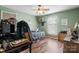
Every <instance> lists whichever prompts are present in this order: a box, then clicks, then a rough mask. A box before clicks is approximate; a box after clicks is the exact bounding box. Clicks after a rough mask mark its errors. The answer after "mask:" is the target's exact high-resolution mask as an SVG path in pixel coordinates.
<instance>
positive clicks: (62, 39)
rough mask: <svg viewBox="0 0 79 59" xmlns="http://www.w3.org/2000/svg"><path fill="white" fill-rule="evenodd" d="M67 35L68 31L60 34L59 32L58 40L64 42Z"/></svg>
mask: <svg viewBox="0 0 79 59" xmlns="http://www.w3.org/2000/svg"><path fill="white" fill-rule="evenodd" d="M65 36H66V31H62V32H59V34H58V41H61V42H63V41H64V38H65Z"/></svg>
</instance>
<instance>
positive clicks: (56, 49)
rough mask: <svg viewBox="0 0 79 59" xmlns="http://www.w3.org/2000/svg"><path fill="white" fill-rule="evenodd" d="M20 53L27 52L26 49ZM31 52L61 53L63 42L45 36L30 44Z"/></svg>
mask: <svg viewBox="0 0 79 59" xmlns="http://www.w3.org/2000/svg"><path fill="white" fill-rule="evenodd" d="M21 53H28V49H26V50H24V51H22V52H21ZM32 53H63V43H61V42H59V41H57V40H54V39H51V38H45V39H43V40H41V41H38V42H36V43H33V44H32Z"/></svg>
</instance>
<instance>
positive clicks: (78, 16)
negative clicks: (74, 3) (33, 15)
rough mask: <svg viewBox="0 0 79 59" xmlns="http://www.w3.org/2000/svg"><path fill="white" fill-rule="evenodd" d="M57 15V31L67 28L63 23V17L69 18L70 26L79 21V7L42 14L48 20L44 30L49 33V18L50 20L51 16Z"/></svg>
mask: <svg viewBox="0 0 79 59" xmlns="http://www.w3.org/2000/svg"><path fill="white" fill-rule="evenodd" d="M56 16H57V32H60V31H62V30H63V29H64V28H65V26H62V25H61V21H62V20H63V19H67V20H68V26H69V27H70V28H73V27H74V25H75V23H76V22H79V8H76V9H72V10H67V11H62V12H57V13H52V14H49V15H45V16H41V18H43V19H44V21H46V23H45V25H44V26H43V28H44V30H45V32H46V33H47V34H48V32H47V20H49V17H56ZM37 19H39V17H37ZM52 22H53V21H52ZM41 27H42V26H40V28H41Z"/></svg>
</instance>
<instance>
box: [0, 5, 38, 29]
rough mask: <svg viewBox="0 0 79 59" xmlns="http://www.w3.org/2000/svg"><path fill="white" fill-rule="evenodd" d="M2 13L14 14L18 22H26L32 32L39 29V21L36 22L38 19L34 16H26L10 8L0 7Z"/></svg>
mask: <svg viewBox="0 0 79 59" xmlns="http://www.w3.org/2000/svg"><path fill="white" fill-rule="evenodd" d="M0 11H1V12H10V13H14V14H16V20H17V22H18V21H21V20H24V21H26V22H27V23H28V24H29V26H30V29H31V30H36V29H37V20H36V17H35V16H33V15H29V14H26V13H23V12H19V11H15V10H12V9H9V8H6V7H3V6H0Z"/></svg>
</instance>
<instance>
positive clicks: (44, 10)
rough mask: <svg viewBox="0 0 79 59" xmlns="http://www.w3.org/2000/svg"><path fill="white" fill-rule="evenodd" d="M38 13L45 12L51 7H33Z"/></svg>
mask: <svg viewBox="0 0 79 59" xmlns="http://www.w3.org/2000/svg"><path fill="white" fill-rule="evenodd" d="M33 10H34V11H35V12H36V13H37V14H44V13H45V12H46V11H48V10H49V9H48V8H46V7H45V6H42V5H38V6H37V8H35V9H33Z"/></svg>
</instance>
